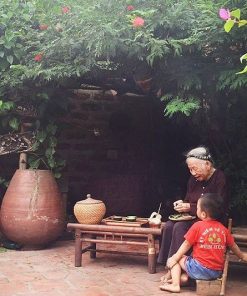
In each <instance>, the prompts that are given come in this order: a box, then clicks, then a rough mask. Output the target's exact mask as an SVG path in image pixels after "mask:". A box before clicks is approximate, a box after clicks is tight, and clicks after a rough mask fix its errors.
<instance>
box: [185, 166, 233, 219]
mask: <svg viewBox="0 0 247 296" xmlns="http://www.w3.org/2000/svg"><path fill="white" fill-rule="evenodd" d="M205 193H217V194H219V195H220V196H221V197H222V198H223V200H224V205H225V210H226V212H227V211H228V202H229V200H228V189H227V182H226V177H225V175H224V173H223V172H222V171H221V170H219V169H216V170H215V171H214V173H213V175H212V176H211V178H210V179H209V180H207V181H197V180H196V179H195V177H193V176H190V178H189V181H188V184H187V193H186V196H185V199H184V201H185V202H189V203H190V214H191V215H193V216H196V205H197V201H198V199H199V198H200V197H201V196H202V195H203V194H205Z"/></svg>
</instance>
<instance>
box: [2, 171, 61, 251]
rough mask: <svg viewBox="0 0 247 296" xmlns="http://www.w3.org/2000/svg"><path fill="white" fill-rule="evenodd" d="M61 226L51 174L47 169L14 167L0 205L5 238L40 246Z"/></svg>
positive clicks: (58, 206)
mask: <svg viewBox="0 0 247 296" xmlns="http://www.w3.org/2000/svg"><path fill="white" fill-rule="evenodd" d="M64 225H65V215H64V209H63V202H62V198H61V194H60V191H59V189H58V185H57V183H56V181H55V179H54V177H53V174H52V173H51V172H50V171H47V170H17V171H16V172H15V174H14V176H13V178H12V180H11V182H10V184H9V187H8V189H7V191H6V193H5V195H4V198H3V201H2V207H1V228H2V231H3V233H4V234H5V235H6V237H7V238H8V239H10V240H12V241H14V242H17V243H19V244H21V245H24V246H28V247H35V248H37V247H38V248H40V247H44V246H46V245H48V244H49V243H51V242H52V241H54V240H56V239H57V238H58V236H59V235H60V234H61V233H62V231H63V229H64Z"/></svg>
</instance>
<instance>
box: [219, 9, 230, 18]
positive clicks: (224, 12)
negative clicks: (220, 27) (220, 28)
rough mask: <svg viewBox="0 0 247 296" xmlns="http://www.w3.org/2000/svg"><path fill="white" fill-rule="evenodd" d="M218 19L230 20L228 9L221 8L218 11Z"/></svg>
mask: <svg viewBox="0 0 247 296" xmlns="http://www.w3.org/2000/svg"><path fill="white" fill-rule="evenodd" d="M219 17H220V18H221V19H222V20H224V21H227V20H228V19H230V18H231V13H230V10H229V9H225V8H221V9H220V10H219Z"/></svg>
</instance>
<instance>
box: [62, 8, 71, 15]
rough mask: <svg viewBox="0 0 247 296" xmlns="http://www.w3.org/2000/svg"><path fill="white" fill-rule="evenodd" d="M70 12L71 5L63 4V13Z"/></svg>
mask: <svg viewBox="0 0 247 296" xmlns="http://www.w3.org/2000/svg"><path fill="white" fill-rule="evenodd" d="M69 12H70V7H69V6H63V7H62V13H63V14H66V13H69Z"/></svg>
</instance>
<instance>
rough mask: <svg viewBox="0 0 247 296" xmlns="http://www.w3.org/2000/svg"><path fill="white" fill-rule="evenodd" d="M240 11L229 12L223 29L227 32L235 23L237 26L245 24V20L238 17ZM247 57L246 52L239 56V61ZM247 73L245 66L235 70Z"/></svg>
mask: <svg viewBox="0 0 247 296" xmlns="http://www.w3.org/2000/svg"><path fill="white" fill-rule="evenodd" d="M240 15H241V11H240V9H235V10H232V11H231V12H230V18H228V19H227V20H226V22H225V25H224V29H225V31H226V32H227V33H229V32H230V31H231V29H232V28H233V26H234V25H237V26H238V27H239V28H241V27H243V26H245V25H247V20H244V19H241V18H240ZM246 59H247V53H246V54H244V55H242V57H241V58H240V62H241V63H242V61H243V60H246ZM244 73H247V66H245V68H244V69H243V70H242V71H239V72H237V74H244Z"/></svg>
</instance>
